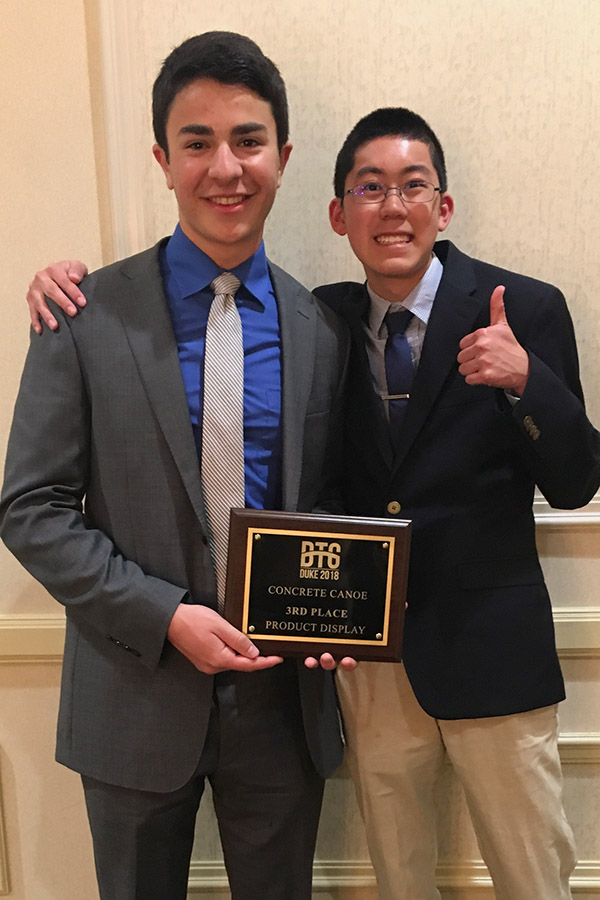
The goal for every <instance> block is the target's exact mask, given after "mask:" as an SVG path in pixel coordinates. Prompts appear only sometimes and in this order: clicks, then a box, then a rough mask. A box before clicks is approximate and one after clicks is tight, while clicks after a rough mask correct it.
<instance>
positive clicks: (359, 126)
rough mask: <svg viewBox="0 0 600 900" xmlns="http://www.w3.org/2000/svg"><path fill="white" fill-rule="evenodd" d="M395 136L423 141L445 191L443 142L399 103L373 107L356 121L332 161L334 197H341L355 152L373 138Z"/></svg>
mask: <svg viewBox="0 0 600 900" xmlns="http://www.w3.org/2000/svg"><path fill="white" fill-rule="evenodd" d="M391 135H394V136H395V135H397V136H399V137H404V138H408V139H409V140H411V141H422V143H424V144H426V145H427V146H428V147H429V151H430V153H431V161H432V163H433V166H434V168H435V171H436V172H437V175H438V178H439V180H440V187H441V189H442V191H446V190H448V179H447V176H446V162H445V160H444V151H443V150H442V145H441V144H440V142H439V140H438V139H437V137H436V135H435V133H434V132H433V130H432V129H431V128H430V127H429V125H428V124H427V122H426V121H425V119H422V118H421V116H418V115H417V114H416V113H414V112H411V111H410V109H404V107H402V106H397V107H387V108H385V109H376V110H374V111H373V112H372V113H369V115H368V116H365V117H364V118H362V119H361V120H360V121H359V122H357V123H356V125H355V126H354V128H353V129H352V131H351V132H350V134H349V135H348V137H347V138H346V140H345V141H344V143H343V145H342V149H341V150H340V152H339V153H338V155H337V159H336V161H335V175H334V178H333V187H334V190H335V196H336V197H339V198H340V200H341V199H342V197H343V196H344V188H345V185H346V176H347V175H348V173H349V172H351V171H352V169H353V168H354V159H355V157H356V151H357V150H358V149H359V148H360V147H362V146H363V144H367V143H368V142H369V141H373V140H375V138H380V137H389V136H391Z"/></svg>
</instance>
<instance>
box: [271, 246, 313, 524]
mask: <svg viewBox="0 0 600 900" xmlns="http://www.w3.org/2000/svg"><path fill="white" fill-rule="evenodd" d="M269 268H270V272H271V279H272V281H273V287H274V288H275V296H276V299H277V309H278V313H279V328H280V332H281V360H282V508H283V509H284V510H292V511H293V510H295V509H296V508H297V506H298V493H299V490H300V476H301V471H302V448H303V446H304V420H305V418H306V408H307V405H308V400H309V397H310V390H311V386H312V373H313V369H314V366H315V347H316V310H315V303H314V300H313V299H312V295H311V294H310V293H309V292H308V291H306V290H305V289H304V288H302V287H301V286H300V285H299V284H298V282H297V281H295V280H294V279H293V278H291V277H290V276H289V275H287V273H286V272H284V271H283V269H280V268H279V267H278V266H275V265H273V264H272V263H269Z"/></svg>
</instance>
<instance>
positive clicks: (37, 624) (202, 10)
mask: <svg viewBox="0 0 600 900" xmlns="http://www.w3.org/2000/svg"><path fill="white" fill-rule="evenodd" d="M2 15H3V23H2V25H3V27H2V30H1V32H0V78H1V81H2V84H3V87H4V91H3V103H2V104H1V105H0V123H1V124H0V128H1V132H0V133H1V135H2V151H3V152H2V164H1V167H0V187H1V189H2V197H3V208H4V215H3V217H2V226H1V227H2V228H3V229H4V231H5V233H4V234H3V236H2V237H3V239H2V242H1V246H2V251H1V252H2V254H3V256H2V260H1V261H2V263H3V265H2V269H1V270H2V272H3V283H4V285H5V288H6V289H5V290H4V291H2V294H1V295H0V315H1V316H2V328H1V329H0V340H1V341H2V352H1V353H0V367H1V369H0V371H1V372H2V378H3V381H2V384H3V387H4V390H3V392H2V397H1V398H0V451H2V452H3V450H4V445H5V441H6V437H7V430H8V427H9V421H10V414H11V409H12V403H13V400H14V395H15V391H16V388H17V383H18V377H19V372H20V369H21V365H22V361H23V357H24V354H25V351H26V345H27V327H26V324H27V315H26V311H25V305H24V303H23V301H22V296H23V293H24V290H25V288H26V285H27V283H28V282H29V280H30V278H31V276H32V274H33V272H34V271H35V269H36V268H38V267H39V266H41V265H42V264H44V263H45V262H46V261H48V260H51V259H55V258H62V257H68V256H79V257H81V258H83V259H85V260H86V261H87V262H88V264H89V265H90V266H91V267H95V266H97V265H99V264H101V263H102V262H108V261H110V257H111V254H112V247H113V246H116V247H117V248H120V249H121V251H122V252H125V251H129V250H131V251H133V250H135V249H138V247H139V246H142V245H145V244H147V243H150V242H151V241H153V240H155V239H156V238H157V237H158V236H160V235H161V234H162V233H165V232H166V231H168V230H169V229H170V228H171V227H172V224H173V216H174V212H173V206H172V198H171V197H170V196H169V195H168V194H167V192H166V191H165V190H164V187H163V184H162V180H161V177H160V173H159V172H158V171H155V165H154V164H153V162H152V159H151V157H150V153H149V146H150V143H151V135H150V131H149V128H148V111H149V104H148V96H149V88H150V85H151V82H152V80H153V78H154V75H155V72H156V69H157V66H158V64H159V62H160V60H161V59H162V58H163V57H164V56H165V55H166V53H167V52H168V51H169V49H170V47H171V46H173V45H174V44H175V43H177V42H178V41H180V40H181V39H183V38H184V37H186V36H188V35H190V34H193V33H196V32H198V31H202V30H207V29H212V28H224V29H232V30H239V31H245V32H246V33H248V34H249V35H250V36H252V37H254V38H255V39H256V40H257V41H258V42H259V43H260V44H261V46H263V48H264V49H265V51H266V52H267V53H268V54H269V55H270V56H271V57H272V58H273V59H274V60H275V61H276V62H277V63H278V64H279V65H280V67H281V70H282V72H283V74H284V76H285V78H286V82H287V84H288V88H289V94H290V104H291V113H292V138H293V140H294V143H295V149H294V153H293V155H292V159H291V163H290V166H289V168H288V171H287V172H286V177H285V181H284V186H283V187H282V189H281V192H280V197H279V198H278V201H277V204H276V207H275V210H274V212H273V215H272V221H271V223H270V226H269V231H268V235H267V238H268V244H269V252H270V255H271V256H272V258H273V259H274V260H275V261H277V262H279V263H280V264H282V265H284V266H286V267H287V268H288V269H290V271H292V272H293V273H295V274H297V275H298V276H299V277H301V278H302V279H303V280H304V281H305V282H306V283H307V284H313V283H318V282H320V281H323V280H328V279H331V280H335V279H339V278H343V277H354V276H357V275H358V274H359V273H358V269H357V267H356V266H355V264H354V262H353V261H352V259H351V256H350V253H349V251H348V250H347V248H346V246H345V244H344V242H343V241H342V240H341V239H340V238H337V237H336V236H335V235H333V234H332V233H331V232H330V230H329V226H328V223H327V218H326V208H327V202H328V200H329V198H330V195H331V188H330V183H331V169H332V162H333V158H334V155H335V151H336V149H337V148H338V146H339V144H340V142H341V140H342V139H343V137H344V136H345V134H346V132H347V131H348V129H349V128H350V127H351V125H352V124H353V123H354V121H355V120H356V118H357V117H358V116H359V115H362V114H364V113H366V112H368V111H369V110H370V109H372V108H373V107H375V106H380V105H398V104H402V105H408V106H411V107H413V108H415V109H417V110H418V111H420V112H421V113H423V114H424V115H425V116H426V117H427V118H428V119H429V120H430V121H431V124H432V125H433V126H434V128H435V129H436V130H437V131H438V133H439V135H440V137H441V139H442V141H443V143H444V145H445V148H446V151H447V158H448V166H449V173H450V185H451V190H452V192H453V194H454V197H455V200H456V206H457V210H456V214H455V219H454V221H453V223H452V225H451V227H450V230H449V232H448V235H449V236H450V237H451V238H453V239H454V240H455V241H456V242H457V243H459V244H460V245H461V246H462V247H463V248H464V249H466V250H468V251H469V252H473V253H475V254H478V255H480V256H482V257H483V258H485V259H488V260H491V261H494V262H498V263H499V264H502V265H507V266H509V267H513V268H516V269H518V270H520V271H524V272H527V273H529V274H533V275H537V276H539V277H542V278H545V279H547V280H551V281H554V282H555V283H557V284H558V285H559V286H560V287H561V288H562V289H563V290H564V291H565V294H566V295H567V299H568V301H569V305H570V307H571V310H572V313H573V317H574V320H575V325H576V329H577V332H578V338H579V346H580V351H581V357H582V374H583V382H584V387H585V389H586V394H587V397H588V401H589V406H590V409H591V411H592V415H593V417H594V418H595V420H596V421H597V422H598V421H600V392H599V390H598V388H599V386H600V379H599V376H598V374H597V364H596V361H597V358H598V352H599V349H600V307H599V304H598V300H597V285H598V284H599V283H600V255H599V253H598V250H597V248H598V246H599V244H600V240H599V239H600V215H598V212H597V199H596V194H597V191H596V187H595V182H596V169H597V168H598V164H599V162H600V159H599V155H600V154H599V151H598V149H597V147H598V145H599V143H600V140H599V138H600V133H599V132H600V92H599V91H598V88H597V86H598V84H600V50H599V48H600V6H599V5H598V3H597V2H596V0H552V2H548V0H546V2H542V0H482V2H480V3H473V2H472V0H407V2H402V3H397V2H395V3H392V2H390V0H372V2H371V3H369V4H368V5H366V4H364V3H358V2H356V0H330V2H329V3H327V4H323V3H320V2H317V0H296V2H295V3H294V4H293V5H292V4H290V5H289V6H288V7H284V6H283V5H282V4H279V3H274V2H271V0H255V2H254V3H247V2H244V3H242V2H241V0H222V2H221V3H220V4H207V3H204V4H199V3H198V2H197V0H167V3H165V2H164V0H160V2H159V0H129V3H122V2H121V3H119V2H118V0H46V2H45V3H40V2H39V0H38V2H34V0H18V2H17V0H5V2H4V3H3V6H2ZM101 26H102V27H103V28H104V31H103V33H104V34H105V35H107V36H109V37H108V39H107V40H106V41H105V44H104V46H102V45H101V42H100V37H99V35H100V31H101ZM115 85H117V90H116V91H113V90H111V88H112V87H114V86H115ZM104 101H105V102H106V107H104V105H103V102H104ZM106 129H108V133H109V134H111V135H118V141H117V140H116V139H113V140H112V142H111V147H112V148H113V150H114V148H115V147H117V146H118V147H119V148H120V149H122V150H125V151H127V152H125V153H121V154H118V155H115V154H114V153H106V152H105V149H104V144H103V140H104V136H105V130H106ZM111 186H112V194H110V193H109V188H110V187H111ZM111 223H112V225H111ZM111 229H112V230H111ZM291 234H293V235H294V240H293V241H290V240H289V236H290V235H291ZM599 529H600V526H599V525H598V524H595V523H594V522H592V523H591V524H587V525H583V524H581V520H580V522H579V523H578V524H574V525H572V524H565V523H563V524H559V525H545V526H541V527H540V545H541V549H542V553H543V556H544V566H545V569H546V572H547V574H548V578H549V581H550V585H551V587H552V588H553V589H554V590H553V593H554V599H555V603H556V606H557V628H558V637H559V643H560V644H561V646H562V648H563V651H562V655H563V663H564V668H565V673H566V676H567V679H568V683H569V700H568V701H567V704H565V706H564V708H563V714H562V726H563V732H564V734H563V742H562V752H563V759H564V761H565V776H566V802H567V806H568V809H569V814H570V817H571V819H572V821H573V824H574V827H575V830H576V832H577V836H578V841H579V847H580V855H581V857H582V859H583V860H584V862H583V863H582V864H581V865H580V867H579V869H578V872H577V882H576V885H577V888H578V890H580V891H581V892H582V893H585V894H586V895H587V896H590V897H596V898H600V835H599V831H600V829H599V828H598V822H600V712H599V710H600V703H599V700H600V687H599V684H600V662H599V660H600V601H599V599H598V590H597V585H598V583H599V581H600V559H599V557H600V554H599V552H598V546H599V540H598V539H599ZM0 572H1V580H0V586H1V589H0V663H3V664H0V789H1V796H2V798H3V806H4V825H5V827H4V832H5V836H4V841H2V837H1V832H2V829H1V827H0V895H1V894H2V891H3V888H4V889H5V890H6V889H7V880H8V877H9V876H10V884H11V888H12V890H11V893H10V894H9V895H8V896H10V897H11V898H13V900H33V898H35V900H68V898H71V897H73V898H74V900H75V897H77V898H81V897H84V896H85V897H86V900H88V898H89V900H92V898H93V897H94V887H93V876H92V866H91V858H90V848H89V839H88V836H87V832H86V829H85V823H84V813H83V806H82V802H81V798H80V793H79V786H78V782H77V778H76V776H74V775H73V774H72V773H69V772H67V771H66V770H63V769H61V768H59V767H58V766H56V765H55V764H54V763H53V761H52V756H53V737H54V735H53V732H54V720H55V708H56V702H57V693H58V677H59V664H58V662H57V661H55V660H56V658H57V654H58V653H59V650H60V640H61V631H60V621H59V620H57V619H56V618H55V614H56V613H57V608H56V606H55V604H54V603H53V601H51V600H50V599H49V598H48V597H47V596H46V595H45V593H44V592H43V590H42V589H41V588H39V587H38V586H36V585H35V584H34V583H33V582H32V581H31V579H29V577H28V576H27V575H26V574H25V573H24V572H23V571H22V570H21V569H20V568H19V566H18V565H17V564H16V563H15V562H13V561H12V560H11V559H10V558H9V556H8V554H7V553H6V552H5V551H4V550H3V549H0ZM40 660H42V661H41V662H40ZM53 660H54V661H53ZM441 798H442V799H441V806H442V820H441V828H440V834H441V846H442V852H443V860H442V865H441V868H440V877H441V879H442V882H443V883H444V884H446V885H448V886H449V887H450V888H451V889H452V890H451V892H450V893H449V894H448V896H452V897H453V898H454V900H460V898H463V897H464V898H469V900H479V897H480V896H481V897H484V896H485V897H487V898H489V897H490V896H491V894H490V892H489V890H487V889H486V888H485V887H480V886H479V885H480V884H481V883H482V882H481V880H480V879H481V878H483V879H485V872H484V871H482V870H481V868H480V865H479V863H477V858H478V853H477V848H476V845H475V843H474V839H473V836H472V834H471V831H470V828H469V826H468V822H467V817H466V815H465V812H464V806H463V801H462V798H461V797H460V794H459V792H458V791H457V789H456V786H455V785H454V784H453V783H452V781H451V779H450V778H449V777H448V778H447V783H445V784H444V787H443V791H442V794H441ZM202 821H203V823H204V824H205V825H206V828H205V829H202V833H200V834H199V838H198V842H197V848H196V853H195V863H194V868H193V885H192V887H193V895H194V896H197V895H201V894H202V893H204V890H205V889H206V888H207V887H208V886H210V885H212V886H213V887H214V888H218V887H219V885H222V883H223V870H222V867H221V865H220V863H219V861H218V851H217V840H216V834H215V831H214V824H213V822H212V817H211V814H210V810H209V809H208V808H207V809H206V810H205V811H204V812H203V820H202ZM2 847H4V848H5V852H7V856H8V864H6V861H5V859H4V858H3V851H2ZM317 876H318V879H317V891H316V894H317V896H319V897H323V898H324V900H325V898H329V897H336V898H343V900H355V898H356V900H367V898H368V900H371V898H373V897H374V889H373V887H372V875H371V872H370V870H369V867H368V864H367V863H366V851H365V847H364V836H363V834H362V830H361V826H360V823H359V819H358V816H357V812H356V807H355V804H354V800H353V798H352V793H351V790H350V786H349V783H348V780H347V778H346V776H345V775H344V773H343V772H342V773H341V774H340V775H339V776H338V777H336V778H335V779H334V780H333V781H332V782H331V784H330V786H329V788H328V800H327V804H326V811H325V815H324V820H323V828H322V834H321V838H320V842H319V852H318V862H317ZM211 896H213V898H214V900H218V898H219V897H220V895H219V894H217V893H213V894H212V895H211Z"/></svg>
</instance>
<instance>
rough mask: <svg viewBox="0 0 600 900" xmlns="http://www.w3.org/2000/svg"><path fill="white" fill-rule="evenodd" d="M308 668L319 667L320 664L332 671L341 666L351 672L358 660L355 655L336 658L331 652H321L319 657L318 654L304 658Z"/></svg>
mask: <svg viewBox="0 0 600 900" xmlns="http://www.w3.org/2000/svg"><path fill="white" fill-rule="evenodd" d="M304 665H305V666H306V668H307V669H317V668H319V666H320V667H321V668H322V669H326V670H327V671H328V672H331V671H332V670H333V669H336V668H340V669H344V670H345V671H346V672H351V671H352V669H355V668H356V667H357V665H358V660H356V659H354V657H353V656H343V657H342V658H341V659H340V660H337V661H336V660H335V659H334V657H333V656H332V655H331V653H321V655H320V657H319V658H318V659H317V658H316V656H307V657H306V659H305V660H304Z"/></svg>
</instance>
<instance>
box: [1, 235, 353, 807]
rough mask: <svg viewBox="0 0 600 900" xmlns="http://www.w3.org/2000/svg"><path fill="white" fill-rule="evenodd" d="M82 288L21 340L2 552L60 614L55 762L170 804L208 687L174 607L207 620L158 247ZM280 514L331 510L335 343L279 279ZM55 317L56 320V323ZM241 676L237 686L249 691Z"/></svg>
mask: <svg viewBox="0 0 600 900" xmlns="http://www.w3.org/2000/svg"><path fill="white" fill-rule="evenodd" d="M159 246H160V245H157V247H154V248H152V249H150V250H147V251H145V252H143V253H140V254H138V255H137V256H133V257H131V258H129V259H126V260H124V261H121V262H118V263H115V264H114V265H112V266H108V267H106V268H104V269H101V270H100V271H98V272H96V273H94V274H93V275H91V276H89V277H88V278H87V279H86V280H85V282H84V284H83V285H82V287H83V290H84V291H85V293H86V295H87V297H88V299H89V303H88V305H87V307H86V308H85V310H83V311H81V312H80V313H79V315H78V316H77V317H76V318H75V319H72V320H71V319H69V318H68V317H66V316H63V317H62V318H60V322H61V324H60V329H59V331H58V333H57V334H53V333H49V332H48V331H47V330H46V331H44V333H43V334H42V335H41V336H38V335H36V334H34V333H32V337H31V346H30V350H29V354H28V357H27V362H26V365H25V370H24V374H23V378H22V383H21V388H20V392H19V397H18V400H17V404H16V409H15V416H14V422H13V427H12V432H11V437H10V442H9V449H8V457H7V463H6V472H5V484H4V489H3V496H2V503H1V508H0V515H1V533H2V537H3V539H4V541H5V543H6V544H7V546H8V547H9V548H10V549H11V550H12V551H13V553H15V555H16V556H17V557H18V558H19V560H20V561H21V562H22V564H23V565H24V566H25V568H27V569H28V570H29V571H30V572H31V573H32V575H34V577H35V578H37V579H38V580H39V581H40V582H41V583H42V584H43V585H44V586H45V587H46V588H47V589H48V591H49V592H50V593H51V594H52V595H53V596H54V597H55V598H56V599H57V600H59V601H60V602H61V603H63V604H64V605H65V607H66V611H67V635H66V644H65V655H64V667H63V682H62V692H61V704H60V714H59V726H58V742H57V759H58V760H59V761H60V762H62V763H64V764H65V765H67V766H70V767H71V768H74V769H76V770H77V771H80V772H82V773H84V774H87V775H89V776H91V777H94V778H97V779H99V780H102V781H106V782H110V783H113V784H118V785H123V786H126V787H131V788H137V789H142V790H154V791H167V790H173V789H175V788H176V787H178V786H180V785H182V784H183V783H185V782H186V781H187V780H188V779H189V778H190V776H191V775H192V773H193V771H194V769H195V767H196V765H197V762H198V758H199V754H200V751H201V748H202V745H203V741H204V735H205V731H206V727H207V723H208V715H209V709H210V702H211V695H212V677H211V676H207V675H203V674H202V673H200V672H198V671H197V670H196V669H195V668H194V666H193V665H192V664H191V663H190V662H189V661H188V660H187V659H186V658H185V657H184V656H182V655H181V654H180V653H179V652H178V651H177V650H175V649H174V647H173V646H172V645H171V644H169V643H168V642H167V641H166V640H165V635H166V632H167V628H168V625H169V622H170V619H171V616H172V615H173V612H174V610H175V609H176V607H177V606H178V604H179V603H181V602H182V601H184V602H191V603H202V604H206V605H208V606H212V607H215V605H216V586H215V580H214V573H213V567H212V564H211V560H210V556H209V552H208V547H207V539H206V531H207V529H206V519H205V513H204V508H203V501H202V492H201V485H200V473H199V466H198V458H197V454H196V448H195V444H194V440H193V436H192V428H191V424H190V418H189V411H188V406H187V400H186V395H185V390H184V386H183V380H182V376H181V370H180V365H179V358H178V354H177V347H176V344H175V340H174V337H173V331H172V327H171V322H170V319H169V315H168V311H167V307H166V303H165V298H164V291H163V286H162V281H161V277H160V270H159V263H158V247H159ZM271 275H272V279H273V284H274V287H275V292H276V296H277V301H278V308H279V317H280V327H281V340H282V367H283V375H282V379H283V429H282V430H283V485H282V497H283V504H282V505H283V508H284V509H286V510H311V509H312V508H314V507H315V505H316V504H317V503H318V504H319V505H321V506H324V505H328V504H332V503H334V502H335V496H334V484H335V477H334V476H335V473H334V472H331V473H330V472H329V470H328V468H327V464H328V463H333V464H334V465H336V464H337V460H338V459H339V453H338V448H337V442H338V441H339V440H340V436H341V428H340V414H341V403H340V394H341V389H342V382H343V373H344V368H345V365H346V356H347V339H346V334H345V331H344V326H343V325H342V324H341V323H340V322H339V320H338V319H337V317H336V316H335V315H334V314H333V313H331V311H329V310H328V309H326V308H324V307H322V306H321V305H320V303H319V302H318V301H317V300H316V299H315V298H314V297H313V296H312V295H311V294H310V293H309V292H308V291H306V290H305V289H304V288H303V287H302V286H301V285H299V284H298V283H297V282H296V281H294V280H293V279H292V278H291V277H290V276H289V275H287V274H286V273H285V272H283V271H282V270H281V269H279V268H277V267H276V266H271ZM56 314H57V315H58V316H60V312H59V311H57V312H56ZM249 677H251V676H249ZM299 678H300V687H301V695H302V703H303V713H304V721H305V731H306V736H307V740H308V745H309V748H310V751H311V754H312V757H313V760H314V763H315V766H316V768H317V770H318V771H319V772H320V773H321V774H323V775H328V774H330V772H331V771H332V770H333V769H334V768H335V767H336V766H337V764H338V763H339V761H340V758H341V746H340V739H339V733H338V721H337V713H336V708H335V694H334V689H333V684H332V680H331V678H330V677H329V675H328V674H325V673H322V672H312V671H308V670H306V669H305V668H304V667H303V666H301V667H299Z"/></svg>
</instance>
